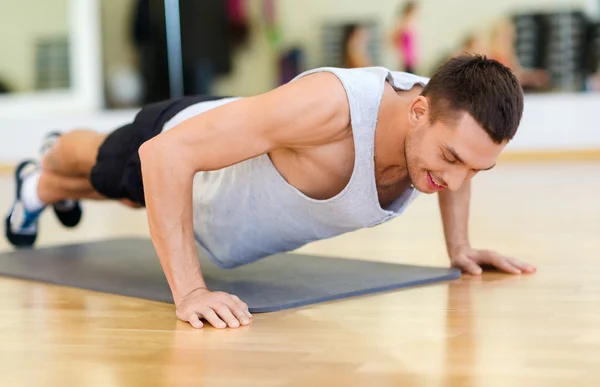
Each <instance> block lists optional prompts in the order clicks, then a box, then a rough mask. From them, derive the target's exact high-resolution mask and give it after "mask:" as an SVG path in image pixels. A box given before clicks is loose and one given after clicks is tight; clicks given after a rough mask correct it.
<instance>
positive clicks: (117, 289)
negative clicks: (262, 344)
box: [0, 238, 460, 313]
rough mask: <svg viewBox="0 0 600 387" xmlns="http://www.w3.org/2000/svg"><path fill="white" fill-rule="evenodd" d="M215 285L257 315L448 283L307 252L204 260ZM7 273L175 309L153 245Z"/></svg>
mask: <svg viewBox="0 0 600 387" xmlns="http://www.w3.org/2000/svg"><path fill="white" fill-rule="evenodd" d="M200 260H201V262H202V268H203V272H204V275H205V279H206V282H207V285H208V287H209V288H210V289H212V290H221V291H224V292H228V293H230V294H235V295H237V296H238V297H240V298H241V299H242V300H243V301H244V302H246V303H247V304H248V306H249V308H250V312H252V313H260V312H272V311H277V310H282V309H288V308H294V307H298V306H303V305H309V304H314V303H319V302H324V301H331V300H337V299H341V298H347V297H352V296H358V295H364V294H370V293H377V292H383V291H389V290H393V289H399V288H406V287H410V286H417V285H424V284H431V283H435V282H440V281H448V280H452V279H456V278H459V277H460V272H459V271H458V270H456V269H450V268H433V267H422V266H410V265H400V264H389V263H379V262H367V261H358V260H351V259H339V258H329V257H318V256H311V255H300V254H291V253H287V254H277V255H273V256H270V257H267V258H264V259H262V260H260V261H257V262H255V263H252V264H249V265H246V266H241V267H238V268H236V269H228V270H224V269H220V268H218V267H217V266H216V265H214V264H213V263H212V262H211V261H210V260H209V259H208V258H207V257H204V256H201V257H200ZM0 275H5V276H10V277H17V278H24V279H30V280H36V281H41V282H46V283H51V284H58V285H63V286H71V287H76V288H83V289H89V290H95V291H100V292H104V293H112V294H120V295H124V296H131V297H138V298H143V299H150V300H155V301H162V302H169V303H172V302H173V299H172V297H171V292H170V290H169V286H168V284H167V281H166V279H165V276H164V274H163V272H162V270H161V266H160V263H159V261H158V258H157V255H156V253H155V251H154V247H153V245H152V242H151V241H150V240H149V239H140V238H126V239H111V240H105V241H98V242H91V243H82V244H74V245H65V246H55V247H46V248H36V249H25V250H16V251H10V252H6V253H1V254H0Z"/></svg>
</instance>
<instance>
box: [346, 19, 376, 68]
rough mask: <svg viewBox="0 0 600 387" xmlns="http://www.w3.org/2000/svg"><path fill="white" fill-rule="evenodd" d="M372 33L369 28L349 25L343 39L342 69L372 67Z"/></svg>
mask: <svg viewBox="0 0 600 387" xmlns="http://www.w3.org/2000/svg"><path fill="white" fill-rule="evenodd" d="M370 40H371V33H370V31H369V28H368V27H367V26H364V25H361V24H348V25H347V26H345V27H344V34H343V38H342V67H345V68H359V67H370V66H372V65H373V61H372V59H371V56H370V54H369V41H370Z"/></svg>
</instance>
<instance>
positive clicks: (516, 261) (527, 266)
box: [508, 258, 536, 273]
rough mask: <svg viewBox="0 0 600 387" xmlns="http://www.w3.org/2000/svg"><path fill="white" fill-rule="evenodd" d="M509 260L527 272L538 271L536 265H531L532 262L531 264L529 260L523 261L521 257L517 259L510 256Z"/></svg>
mask: <svg viewBox="0 0 600 387" xmlns="http://www.w3.org/2000/svg"><path fill="white" fill-rule="evenodd" d="M508 260H509V261H510V263H511V264H512V265H513V266H515V267H517V268H519V269H520V270H521V271H524V272H527V273H533V272H535V271H536V268H535V266H533V265H531V264H529V263H527V262H523V261H521V260H519V259H516V258H509V259H508Z"/></svg>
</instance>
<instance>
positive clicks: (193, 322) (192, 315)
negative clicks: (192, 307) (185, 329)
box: [187, 312, 204, 329]
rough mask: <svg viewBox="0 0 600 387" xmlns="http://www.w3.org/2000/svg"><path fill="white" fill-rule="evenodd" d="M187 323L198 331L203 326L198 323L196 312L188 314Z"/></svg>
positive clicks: (198, 318)
mask: <svg viewBox="0 0 600 387" xmlns="http://www.w3.org/2000/svg"><path fill="white" fill-rule="evenodd" d="M187 321H188V322H189V323H190V325H191V326H193V327H194V328H198V329H199V328H202V327H203V326H204V324H202V321H200V317H199V316H198V314H197V313H196V312H192V313H190V314H189V316H188V317H187Z"/></svg>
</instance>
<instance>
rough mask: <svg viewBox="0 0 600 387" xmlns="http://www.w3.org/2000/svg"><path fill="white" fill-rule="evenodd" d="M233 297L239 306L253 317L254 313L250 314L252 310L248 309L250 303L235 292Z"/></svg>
mask: <svg viewBox="0 0 600 387" xmlns="http://www.w3.org/2000/svg"><path fill="white" fill-rule="evenodd" d="M231 299H232V300H233V301H235V303H236V304H238V306H239V307H240V308H241V309H242V310H243V311H244V312H245V313H246V315H247V316H248V317H249V318H252V314H250V311H249V310H248V304H246V303H245V302H244V301H242V300H240V298H239V297H238V296H235V295H233V294H232V295H231Z"/></svg>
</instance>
